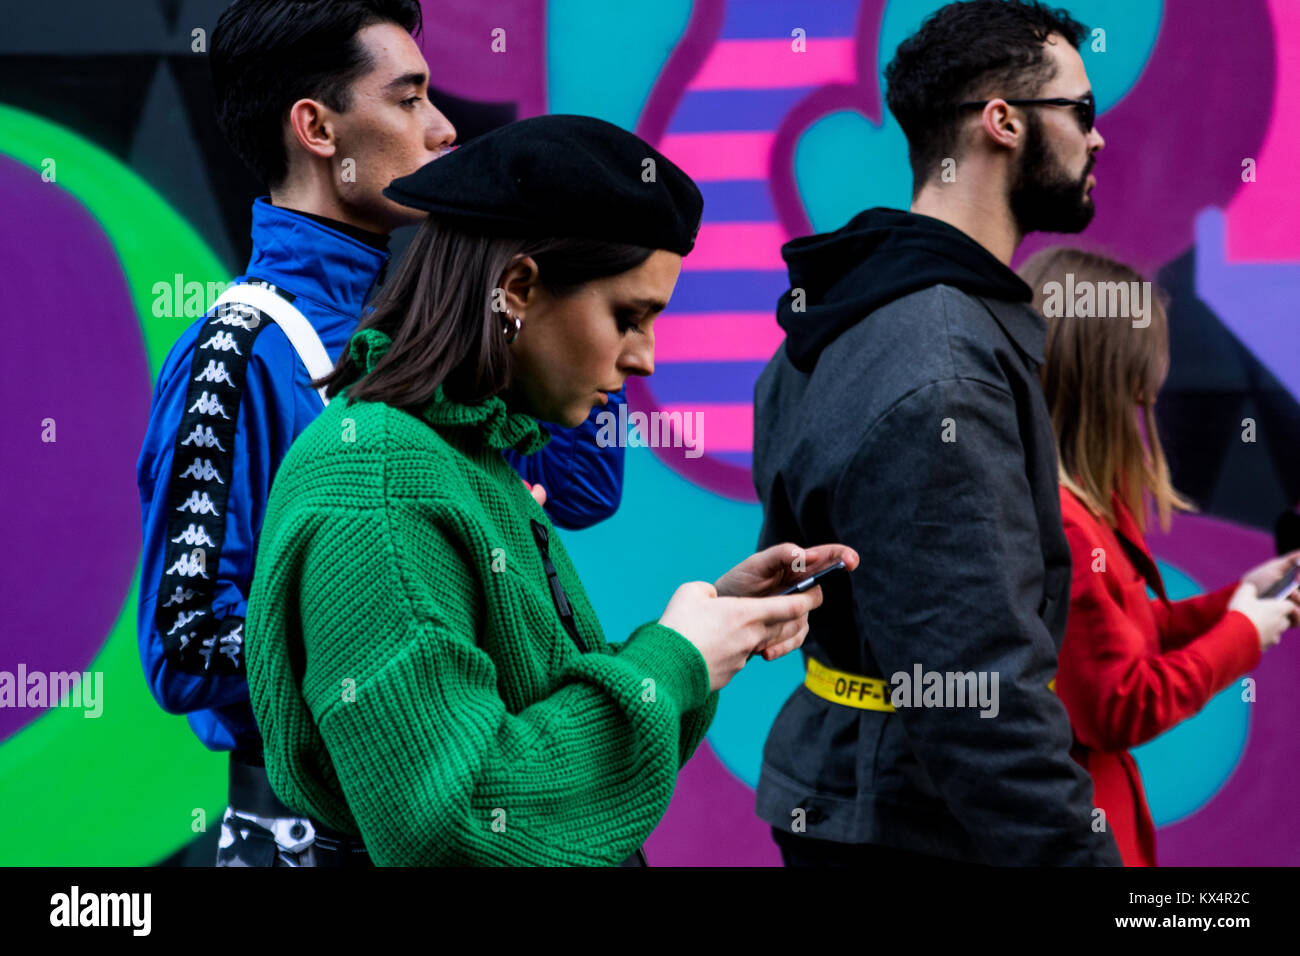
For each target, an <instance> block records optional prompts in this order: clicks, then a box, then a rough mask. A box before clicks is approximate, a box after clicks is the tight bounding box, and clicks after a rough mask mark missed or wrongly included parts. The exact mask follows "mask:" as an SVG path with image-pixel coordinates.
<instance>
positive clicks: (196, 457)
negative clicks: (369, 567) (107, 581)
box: [154, 279, 290, 674]
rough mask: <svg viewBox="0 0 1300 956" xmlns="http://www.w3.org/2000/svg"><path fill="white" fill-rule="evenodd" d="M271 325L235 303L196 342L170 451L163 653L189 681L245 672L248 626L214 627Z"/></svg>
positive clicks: (161, 605)
mask: <svg viewBox="0 0 1300 956" xmlns="http://www.w3.org/2000/svg"><path fill="white" fill-rule="evenodd" d="M248 281H249V282H250V283H257V284H260V285H269V284H268V283H265V282H262V281H261V280H255V279H249V280H248ZM271 288H274V287H273V286H271ZM275 291H277V292H280V290H278V289H277V290H275ZM280 294H281V295H283V296H284V297H285V298H286V299H289V298H290V296H289V295H288V294H287V293H284V292H280ZM269 324H271V322H270V320H269V319H268V318H267V317H266V316H264V315H263V314H262V313H261V312H259V311H258V310H256V309H253V308H251V307H249V306H244V305H240V304H237V303H228V304H225V305H221V306H219V307H218V308H217V309H215V310H214V311H213V314H212V315H211V316H209V317H208V319H207V321H205V322H204V323H203V325H202V327H201V328H200V329H199V335H198V338H197V339H195V344H194V357H193V359H192V360H191V362H190V372H189V376H190V377H189V384H188V386H187V387H186V390H185V402H184V405H183V406H182V407H183V409H184V411H183V412H182V416H181V421H180V426H179V427H178V428H177V431H176V442H175V445H174V446H173V449H172V468H171V474H170V476H169V480H168V485H169V491H168V496H167V509H168V511H167V551H166V554H165V556H164V559H163V572H162V579H161V581H160V582H159V585H158V597H157V603H156V605H155V608H154V623H155V625H156V626H157V628H158V633H159V634H161V635H162V642H163V654H164V656H165V657H166V659H167V661H168V662H169V663H170V664H171V665H172V666H173V667H177V668H179V669H180V670H182V671H185V672H187V673H191V674H211V673H220V674H240V673H243V672H244V653H243V650H244V619H243V618H242V617H239V616H237V615H227V616H226V617H224V618H222V619H221V620H220V621H218V620H216V619H215V617H214V612H213V608H212V602H213V599H214V597H215V595H216V586H217V571H218V569H219V568H220V565H221V546H222V544H223V542H224V541H225V536H226V502H227V500H228V498H229V495H230V483H231V479H232V476H233V474H234V467H235V460H234V458H235V456H234V451H235V430H236V423H237V422H238V420H239V403H240V399H241V398H242V396H243V392H244V382H245V378H246V373H247V370H248V360H249V357H250V356H251V355H252V354H253V342H254V340H255V339H256V338H257V335H258V333H259V332H261V331H262V329H264V328H265V327H266V326H267V325H269Z"/></svg>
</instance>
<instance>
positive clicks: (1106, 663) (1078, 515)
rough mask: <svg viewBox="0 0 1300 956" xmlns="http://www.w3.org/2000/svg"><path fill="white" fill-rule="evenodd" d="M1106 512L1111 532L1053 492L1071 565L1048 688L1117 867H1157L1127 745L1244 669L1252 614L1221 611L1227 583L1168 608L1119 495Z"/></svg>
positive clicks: (1249, 660)
mask: <svg viewBox="0 0 1300 956" xmlns="http://www.w3.org/2000/svg"><path fill="white" fill-rule="evenodd" d="M1113 505H1114V508H1115V513H1116V519H1117V525H1118V527H1117V528H1116V529H1113V530H1112V529H1111V528H1110V527H1109V526H1107V525H1106V523H1105V522H1104V521H1101V520H1098V519H1097V518H1094V517H1093V516H1092V514H1091V512H1089V511H1088V509H1087V508H1086V507H1085V506H1084V505H1083V503H1082V502H1081V501H1080V500H1079V499H1078V498H1076V497H1075V495H1074V494H1073V493H1072V492H1070V491H1069V490H1067V489H1066V488H1065V487H1064V486H1062V487H1061V517H1062V519H1063V521H1064V523H1065V534H1066V537H1067V538H1068V539H1069V541H1070V555H1071V558H1072V559H1073V562H1074V570H1073V579H1072V581H1071V585H1070V614H1069V618H1068V620H1067V622H1066V628H1065V639H1064V640H1063V641H1062V643H1061V653H1060V660H1059V664H1058V666H1057V672H1056V692H1057V694H1058V695H1059V696H1060V698H1061V701H1062V702H1063V703H1064V704H1065V709H1066V711H1068V712H1069V715H1070V724H1071V726H1072V727H1073V729H1074V741H1075V742H1074V748H1073V750H1072V751H1071V754H1072V756H1073V757H1074V759H1075V760H1077V761H1078V762H1079V763H1081V764H1082V765H1083V766H1084V767H1086V768H1087V770H1088V772H1089V773H1090V774H1091V775H1092V783H1093V789H1094V799H1095V800H1096V805H1097V806H1098V807H1099V808H1101V809H1102V810H1104V811H1105V814H1106V823H1107V826H1108V827H1109V828H1110V831H1111V833H1113V834H1114V836H1115V841H1116V842H1117V843H1118V844H1119V851H1120V856H1121V857H1123V859H1124V865H1125V866H1155V865H1156V851H1155V825H1154V824H1153V823H1152V821H1151V811H1150V810H1149V809H1148V808H1147V801H1146V794H1145V793H1144V792H1143V790H1142V778H1141V777H1140V776H1139V775H1138V768H1137V763H1136V762H1135V761H1134V760H1133V758H1132V756H1130V755H1129V752H1128V751H1129V748H1130V747H1136V746H1137V745H1138V744H1142V743H1145V742H1146V741H1148V740H1151V739H1152V738H1153V737H1156V736H1158V735H1159V734H1162V733H1164V732H1165V731H1166V730H1168V729H1169V728H1171V727H1173V726H1174V725H1176V724H1178V723H1179V722H1180V721H1183V720H1186V719H1187V718H1188V717H1191V716H1193V715H1194V714H1196V713H1197V712H1198V711H1199V710H1200V709H1201V708H1202V707H1204V706H1205V704H1206V703H1207V702H1208V701H1209V699H1210V698H1211V697H1213V696H1214V695H1215V694H1217V693H1218V692H1219V691H1221V690H1223V689H1224V688H1225V687H1227V686H1228V685H1229V684H1231V683H1233V681H1235V680H1236V679H1237V678H1239V677H1240V676H1241V675H1243V674H1245V673H1246V672H1247V671H1249V670H1250V669H1251V668H1253V667H1254V666H1255V665H1256V664H1257V663H1258V662H1259V656H1260V650H1259V635H1258V633H1257V632H1256V630H1255V625H1254V624H1253V623H1251V620H1250V618H1248V617H1246V615H1244V614H1242V613H1241V612H1239V611H1228V601H1229V600H1230V599H1231V597H1232V593H1233V591H1234V590H1236V588H1237V584H1236V583H1235V582H1234V583H1233V584H1229V585H1225V586H1224V587H1222V588H1220V589H1219V590H1217V591H1212V592H1210V593H1209V594H1202V595H1199V596H1198V597H1194V598H1188V599H1187V600H1185V601H1174V602H1172V603H1171V602H1170V601H1169V599H1168V597H1167V596H1166V595H1165V589H1164V583H1163V582H1162V581H1161V580H1160V572H1159V571H1158V570H1157V568H1156V563H1155V561H1154V560H1152V558H1151V555H1150V553H1149V552H1148V551H1147V549H1146V545H1145V543H1144V542H1143V540H1142V534H1141V532H1139V531H1138V529H1137V525H1136V523H1135V522H1134V521H1133V518H1132V516H1131V515H1130V514H1129V513H1128V511H1127V509H1125V507H1124V505H1123V503H1122V502H1121V501H1120V500H1119V497H1118V496H1116V497H1115V498H1114V499H1113ZM1098 548H1100V549H1102V552H1103V553H1104V558H1105V571H1104V572H1103V571H1102V570H1101V567H1102V565H1101V563H1100V556H1099V555H1098V554H1096V553H1094V552H1095V551H1096V549H1098ZM1094 567H1096V568H1097V570H1095V571H1094V570H1093V568H1094ZM1148 584H1149V585H1150V586H1151V589H1152V590H1153V591H1154V592H1155V593H1156V595H1157V597H1156V598H1155V599H1154V600H1152V599H1150V598H1148V597H1147V594H1146V586H1147V585H1148Z"/></svg>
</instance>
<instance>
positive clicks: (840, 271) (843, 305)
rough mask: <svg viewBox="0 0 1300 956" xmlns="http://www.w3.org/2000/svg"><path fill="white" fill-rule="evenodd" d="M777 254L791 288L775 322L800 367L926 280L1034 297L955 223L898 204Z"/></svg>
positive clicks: (1016, 298) (808, 366)
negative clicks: (798, 308)
mask: <svg viewBox="0 0 1300 956" xmlns="http://www.w3.org/2000/svg"><path fill="white" fill-rule="evenodd" d="M781 255H782V257H783V258H784V259H785V261H786V264H787V265H788V266H789V269H790V285H791V288H790V289H788V290H786V292H785V294H784V295H782V296H781V301H780V303H779V304H778V305H777V311H776V320H777V322H778V323H780V325H781V328H783V329H784V330H785V333H786V342H785V350H786V354H787V355H788V356H789V357H790V361H791V362H792V363H793V364H794V366H795V368H797V369H799V370H800V371H804V372H809V371H811V370H812V368H813V366H815V365H816V364H817V357H818V356H819V355H821V353H822V349H824V348H826V346H827V345H829V344H830V343H831V342H833V341H834V340H835V339H836V338H837V337H838V336H839V334H840V333H841V332H843V331H844V330H845V329H847V328H848V327H849V326H851V325H853V324H855V323H856V322H858V321H859V320H861V319H862V318H863V317H864V316H866V315H867V314H868V313H870V312H873V311H875V310H876V309H878V308H880V307H881V306H882V305H886V304H888V303H890V302H892V301H894V300H895V299H901V298H902V297H903V296H905V295H908V294H910V293H912V292H917V291H919V290H921V289H925V288H928V287H930V286H934V285H950V286H953V287H955V288H958V289H961V290H962V291H963V292H969V293H971V294H972V295H983V296H988V297H989V298H993V299H1005V300H1009V301H1011V302H1029V301H1031V300H1032V299H1033V292H1032V290H1031V289H1030V288H1029V286H1027V285H1025V283H1024V281H1023V280H1021V278H1020V277H1019V276H1018V275H1016V274H1015V273H1014V272H1012V271H1011V269H1009V268H1008V267H1007V266H1005V265H1003V264H1002V263H1001V262H1000V261H999V260H998V259H997V257H995V256H994V255H993V254H992V253H991V252H989V251H988V250H987V249H985V248H984V247H983V246H981V245H980V244H979V243H977V242H976V241H975V240H973V239H971V238H970V236H968V235H966V234H965V233H964V232H962V231H961V230H960V229H957V228H956V227H954V226H950V225H948V224H947V223H946V222H943V221H941V220H939V219H934V218H932V217H930V216H921V215H917V214H916V213H911V212H903V211H901V210H898V209H885V208H883V207H877V208H875V209H868V210H866V211H865V212H860V213H858V214H857V215H856V216H854V217H853V218H852V219H850V220H849V222H848V224H847V225H845V226H843V227H841V228H839V229H837V230H835V231H834V232H827V233H821V234H819V235H815V236H805V237H803V238H800V239H794V240H792V241H790V242H787V243H786V244H785V245H784V246H782V247H781ZM800 289H802V290H803V301H802V303H800V302H799V301H798V299H797V291H798V290H800ZM796 305H802V306H803V307H804V308H805V309H806V311H796V310H795V309H794V306H796Z"/></svg>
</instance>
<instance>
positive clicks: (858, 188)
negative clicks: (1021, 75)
mask: <svg viewBox="0 0 1300 956" xmlns="http://www.w3.org/2000/svg"><path fill="white" fill-rule="evenodd" d="M944 5H945V0H905V2H899V0H894V2H892V3H890V4H889V6H888V7H886V9H885V15H884V18H883V19H882V22H881V31H880V46H879V58H878V60H877V63H878V64H879V68H880V71H881V74H882V76H881V77H879V78H878V82H879V85H880V89H881V91H882V103H883V91H884V88H885V85H884V79H883V72H884V68H885V66H886V65H888V63H889V61H890V60H891V59H893V56H894V51H895V50H896V49H897V48H898V44H899V43H901V42H902V41H903V40H904V39H905V38H906V37H908V36H909V35H911V34H912V33H914V32H915V31H916V30H917V28H918V27H920V25H921V21H922V20H924V19H925V18H926V17H927V16H929V15H930V14H931V13H933V12H934V11H935V10H937V9H939V8H940V7H942V6H944ZM1069 10H1070V12H1071V15H1072V16H1074V18H1075V19H1077V20H1079V21H1080V22H1081V23H1083V24H1085V25H1087V26H1088V27H1090V28H1100V29H1102V30H1104V31H1105V35H1104V37H1100V36H1099V37H1093V36H1090V37H1089V38H1088V39H1087V40H1085V41H1084V43H1083V46H1082V49H1081V51H1080V53H1081V55H1082V57H1083V63H1084V67H1085V68H1086V69H1087V71H1088V78H1089V80H1090V81H1091V82H1092V89H1093V93H1094V95H1095V96H1096V98H1097V109H1098V113H1099V119H1098V121H1097V123H1098V126H1099V127H1100V128H1101V129H1102V131H1103V132H1104V131H1105V125H1104V124H1105V116H1104V113H1105V111H1106V110H1107V109H1109V108H1110V107H1112V106H1114V105H1115V103H1117V102H1119V100H1120V98H1121V97H1123V96H1124V94H1125V93H1127V92H1128V91H1129V90H1130V89H1131V88H1132V87H1133V85H1134V84H1135V83H1136V82H1137V79H1138V77H1139V76H1140V75H1141V73H1142V70H1143V68H1144V67H1145V65H1146V62H1147V59H1148V58H1149V57H1150V55H1151V51H1152V50H1153V49H1154V48H1155V42H1156V36H1157V34H1158V33H1159V30H1160V20H1161V17H1162V16H1163V11H1164V4H1163V2H1161V0H1081V2H1078V3H1071V4H1070V5H1069ZM1102 40H1104V43H1105V51H1104V52H1101V51H1100V50H1094V49H1093V47H1094V45H1098V44H1099V42H1100V41H1102ZM882 108H883V110H884V122H883V123H882V124H881V125H879V126H877V125H876V124H875V123H873V122H871V121H870V120H868V119H867V118H866V117H865V116H863V115H862V114H861V113H859V112H857V111H855V110H840V111H837V112H835V113H830V114H828V115H826V116H824V117H822V118H820V119H818V120H817V121H815V122H814V123H813V124H812V125H811V126H809V127H808V129H807V130H806V131H805V132H804V133H803V135H802V136H801V137H800V139H799V142H798V143H797V145H796V147H795V163H794V169H795V181H796V182H797V184H798V188H799V194H800V197H801V198H802V200H803V203H804V209H805V210H806V211H807V213H808V218H809V220H810V221H811V222H812V224H813V229H814V230H815V231H817V232H826V231H829V230H832V229H838V228H839V227H840V226H842V225H843V224H844V223H845V222H847V221H848V220H849V219H850V218H852V217H853V216H854V215H856V214H857V213H858V212H860V211H861V210H863V209H868V208H870V207H872V206H892V207H894V208H898V209H906V208H907V207H908V206H909V205H910V204H911V195H912V173H911V169H910V168H909V166H908V164H907V139H906V137H905V136H904V135H903V131H902V129H901V128H900V127H899V125H898V123H897V121H896V120H895V119H894V117H893V114H892V113H890V112H889V110H888V108H885V107H882Z"/></svg>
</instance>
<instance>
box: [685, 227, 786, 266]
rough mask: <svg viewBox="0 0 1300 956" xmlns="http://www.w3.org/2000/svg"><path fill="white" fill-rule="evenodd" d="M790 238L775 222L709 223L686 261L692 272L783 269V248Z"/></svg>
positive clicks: (701, 231) (701, 230) (701, 232)
mask: <svg viewBox="0 0 1300 956" xmlns="http://www.w3.org/2000/svg"><path fill="white" fill-rule="evenodd" d="M789 238H790V237H789V236H787V235H786V234H785V230H784V229H782V228H781V226H780V224H779V223H775V222H717V223H709V222H706V223H704V225H702V226H700V234H699V235H698V236H696V238H695V248H694V249H693V250H691V254H690V257H689V258H688V259H687V260H686V262H687V263H689V264H690V268H691V269H692V270H693V271H696V272H699V271H704V270H709V269H784V268H785V260H784V259H782V258H781V246H782V244H783V243H785V241H786V240H787V239H789Z"/></svg>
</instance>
